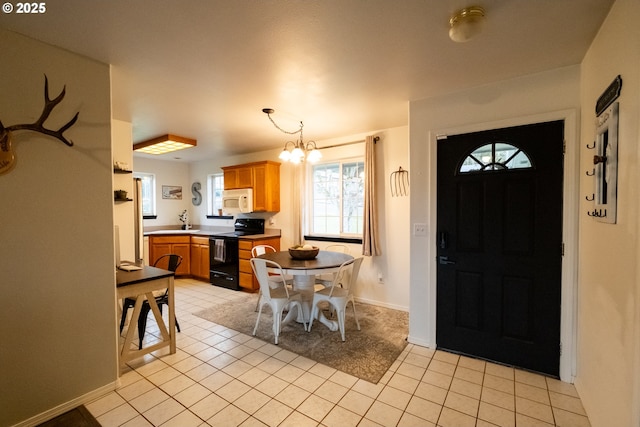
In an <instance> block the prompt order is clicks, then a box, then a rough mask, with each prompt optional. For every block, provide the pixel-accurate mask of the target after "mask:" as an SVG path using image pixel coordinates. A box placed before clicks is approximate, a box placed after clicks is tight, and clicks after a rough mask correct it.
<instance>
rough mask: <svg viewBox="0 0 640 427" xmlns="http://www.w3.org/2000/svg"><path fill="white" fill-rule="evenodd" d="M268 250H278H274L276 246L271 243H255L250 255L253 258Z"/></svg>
mask: <svg viewBox="0 0 640 427" xmlns="http://www.w3.org/2000/svg"><path fill="white" fill-rule="evenodd" d="M269 252H278V251H277V250H276V248H274V247H273V246H271V245H256V246H254V247H253V248H251V256H252V257H254V258H255V257H258V256H260V255H264V254H266V253H269Z"/></svg>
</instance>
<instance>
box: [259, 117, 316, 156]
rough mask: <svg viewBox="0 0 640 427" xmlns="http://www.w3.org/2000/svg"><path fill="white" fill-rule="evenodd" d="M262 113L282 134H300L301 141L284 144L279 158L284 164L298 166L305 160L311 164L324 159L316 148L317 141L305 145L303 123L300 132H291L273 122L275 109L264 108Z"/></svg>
mask: <svg viewBox="0 0 640 427" xmlns="http://www.w3.org/2000/svg"><path fill="white" fill-rule="evenodd" d="M262 112H263V113H265V114H266V115H267V117H269V120H270V121H271V123H273V125H274V126H275V127H276V129H278V130H279V131H280V132H282V133H286V134H289V135H296V134H298V133H299V134H300V139H297V140H296V141H287V142H286V143H285V144H284V148H283V149H282V152H281V153H280V156H278V157H279V158H280V160H282V161H283V162H291V163H296V164H297V163H300V162H303V161H304V160H305V159H306V160H308V161H310V162H311V163H314V162H317V161H318V160H320V159H321V158H322V153H320V151H319V150H318V148H317V147H316V143H315V141H307V142H306V143H305V142H304V140H303V139H302V128H303V127H304V124H303V123H302V121H300V128H299V129H298V130H295V131H293V132H289V131H287V130H284V129H282V128H281V127H280V126H278V125H277V124H276V122H274V121H273V119H272V118H271V114H273V112H274V110H273V108H263V109H262Z"/></svg>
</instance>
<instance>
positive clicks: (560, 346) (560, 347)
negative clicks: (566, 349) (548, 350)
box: [559, 343, 562, 356]
mask: <svg viewBox="0 0 640 427" xmlns="http://www.w3.org/2000/svg"><path fill="white" fill-rule="evenodd" d="M559 349H560V356H562V343H560V345H559Z"/></svg>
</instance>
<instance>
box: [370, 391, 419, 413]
mask: <svg viewBox="0 0 640 427" xmlns="http://www.w3.org/2000/svg"><path fill="white" fill-rule="evenodd" d="M376 400H378V401H380V402H384V403H386V404H387V405H390V406H393V407H394V408H398V409H400V410H401V411H404V409H405V408H406V407H407V404H408V403H409V400H411V394H410V393H407V392H405V391H402V390H398V389H397V388H394V387H391V386H389V385H388V386H387V387H385V388H384V389H383V390H382V392H381V393H380V395H379V396H378V398H377V399H376Z"/></svg>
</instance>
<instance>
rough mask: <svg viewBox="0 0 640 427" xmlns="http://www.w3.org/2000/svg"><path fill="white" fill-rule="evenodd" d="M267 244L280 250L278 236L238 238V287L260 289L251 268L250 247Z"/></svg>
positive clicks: (251, 290) (255, 290)
mask: <svg viewBox="0 0 640 427" xmlns="http://www.w3.org/2000/svg"><path fill="white" fill-rule="evenodd" d="M259 245H269V246H273V247H274V248H276V250H277V251H279V250H280V237H279V236H278V237H267V238H264V239H242V238H241V239H240V240H239V241H238V258H239V260H240V287H241V288H242V290H244V291H248V292H257V291H258V290H259V289H260V284H259V283H258V279H257V278H256V277H255V276H254V274H253V270H252V269H251V262H250V259H251V249H253V247H254V246H259Z"/></svg>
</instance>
